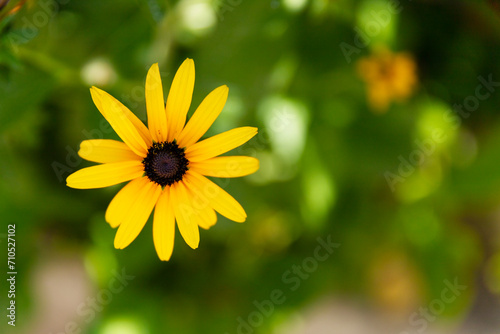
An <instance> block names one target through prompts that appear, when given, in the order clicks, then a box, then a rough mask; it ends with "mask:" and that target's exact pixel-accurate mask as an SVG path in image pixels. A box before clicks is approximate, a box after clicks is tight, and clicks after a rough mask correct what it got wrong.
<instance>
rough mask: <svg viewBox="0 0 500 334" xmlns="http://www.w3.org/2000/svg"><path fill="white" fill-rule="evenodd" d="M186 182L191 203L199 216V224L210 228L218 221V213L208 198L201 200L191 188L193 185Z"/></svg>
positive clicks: (206, 228) (204, 227)
mask: <svg viewBox="0 0 500 334" xmlns="http://www.w3.org/2000/svg"><path fill="white" fill-rule="evenodd" d="M184 182H185V183H184V184H185V186H186V189H187V191H188V196H189V198H190V199H191V201H190V204H191V206H192V207H193V209H194V213H195V215H196V217H197V223H198V226H200V227H201V228H203V229H205V230H208V229H209V228H210V227H212V226H214V225H215V223H216V222H217V214H216V213H215V210H214V209H213V208H212V207H211V206H210V203H209V202H208V200H206V199H203V200H201V199H200V198H199V196H197V194H196V193H195V192H193V191H192V190H191V189H190V188H192V185H190V184H188V183H187V182H186V181H184Z"/></svg>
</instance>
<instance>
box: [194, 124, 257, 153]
mask: <svg viewBox="0 0 500 334" xmlns="http://www.w3.org/2000/svg"><path fill="white" fill-rule="evenodd" d="M256 134H257V128H253V127H249V126H245V127H241V128H236V129H232V130H229V131H226V132H223V133H221V134H218V135H215V136H213V137H210V138H207V139H205V140H202V141H200V142H197V143H196V144H194V145H193V146H190V147H188V148H187V149H186V158H187V159H188V160H189V161H203V160H206V159H210V158H213V157H215V156H218V155H220V154H223V153H226V152H227V151H230V150H232V149H233V148H236V147H238V146H240V145H242V144H244V143H246V142H247V141H249V140H250V139H251V138H252V137H253V136H255V135H256Z"/></svg>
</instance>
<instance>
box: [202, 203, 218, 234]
mask: <svg viewBox="0 0 500 334" xmlns="http://www.w3.org/2000/svg"><path fill="white" fill-rule="evenodd" d="M198 214H199V217H200V219H199V220H198V225H199V226H200V227H201V228H203V229H205V230H208V229H209V228H210V227H212V226H214V225H215V223H217V214H216V213H215V210H214V209H212V208H211V207H209V206H207V207H205V209H202V210H200V211H199V212H198Z"/></svg>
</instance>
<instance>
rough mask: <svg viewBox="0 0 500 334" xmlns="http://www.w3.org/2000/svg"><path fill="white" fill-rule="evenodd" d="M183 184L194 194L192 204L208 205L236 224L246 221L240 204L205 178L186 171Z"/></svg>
mask: <svg viewBox="0 0 500 334" xmlns="http://www.w3.org/2000/svg"><path fill="white" fill-rule="evenodd" d="M184 182H185V183H186V184H187V186H188V187H189V190H190V191H191V192H192V193H193V194H194V196H193V198H192V199H191V201H192V202H193V203H204V202H206V203H209V205H210V206H211V207H212V208H213V209H214V210H215V211H217V212H218V213H220V214H221V215H223V216H224V217H226V218H228V219H231V220H233V221H235V222H238V223H242V222H244V221H245V220H246V217H247V214H246V213H245V210H244V209H243V207H242V206H241V205H240V203H238V202H237V201H236V200H235V199H234V198H233V197H232V196H231V195H229V194H228V193H227V192H226V191H225V190H224V189H222V188H221V187H219V186H218V185H216V184H215V183H213V182H212V181H210V180H209V179H207V178H206V177H204V176H202V175H200V174H198V173H196V172H194V171H192V170H188V171H187V172H186V175H185V181H184ZM195 207H196V206H195Z"/></svg>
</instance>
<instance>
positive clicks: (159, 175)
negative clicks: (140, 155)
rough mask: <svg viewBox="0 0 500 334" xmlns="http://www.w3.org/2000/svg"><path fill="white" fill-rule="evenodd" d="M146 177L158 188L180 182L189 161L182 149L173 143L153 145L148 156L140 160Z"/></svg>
mask: <svg viewBox="0 0 500 334" xmlns="http://www.w3.org/2000/svg"><path fill="white" fill-rule="evenodd" d="M142 163H143V164H144V171H145V172H146V176H147V177H148V178H149V179H150V180H151V181H152V182H155V183H157V184H159V185H160V186H162V187H164V186H170V185H172V184H174V183H175V182H177V181H180V180H182V177H183V175H184V174H185V173H186V171H187V170H188V164H189V161H188V159H186V156H185V154H184V149H182V148H180V147H179V146H178V145H177V143H176V142H175V140H174V141H173V142H163V143H153V145H152V146H151V147H150V148H149V150H148V155H147V156H146V157H145V158H144V160H142Z"/></svg>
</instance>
